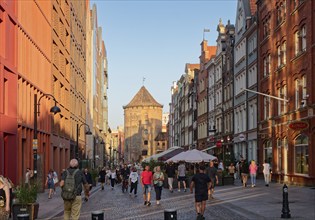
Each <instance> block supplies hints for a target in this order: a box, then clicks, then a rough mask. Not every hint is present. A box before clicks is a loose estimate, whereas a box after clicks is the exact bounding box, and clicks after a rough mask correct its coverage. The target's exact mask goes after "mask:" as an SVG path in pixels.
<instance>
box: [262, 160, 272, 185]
mask: <svg viewBox="0 0 315 220" xmlns="http://www.w3.org/2000/svg"><path fill="white" fill-rule="evenodd" d="M263 167H264V169H263V173H264V178H265V184H266V186H269V179H270V164H269V163H267V160H265V163H263Z"/></svg>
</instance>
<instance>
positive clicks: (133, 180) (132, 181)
mask: <svg viewBox="0 0 315 220" xmlns="http://www.w3.org/2000/svg"><path fill="white" fill-rule="evenodd" d="M138 177H139V175H138V173H137V169H136V168H135V167H134V168H133V169H132V171H131V173H130V175H129V185H130V186H131V187H130V193H129V195H130V196H131V193H132V191H133V190H134V194H135V197H137V187H138Z"/></svg>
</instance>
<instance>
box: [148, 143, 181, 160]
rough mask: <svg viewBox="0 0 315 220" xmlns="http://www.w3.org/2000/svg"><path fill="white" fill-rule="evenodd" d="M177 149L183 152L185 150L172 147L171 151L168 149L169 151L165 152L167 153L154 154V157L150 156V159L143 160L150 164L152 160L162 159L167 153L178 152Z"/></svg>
mask: <svg viewBox="0 0 315 220" xmlns="http://www.w3.org/2000/svg"><path fill="white" fill-rule="evenodd" d="M176 149H182V150H184V149H183V148H181V147H177V146H173V147H171V148H169V149H167V150H165V151H163V152H161V153H158V154H154V155H152V156H150V157H147V158H145V159H143V162H150V160H158V158H159V157H162V156H164V155H165V154H167V153H169V152H172V151H174V150H176Z"/></svg>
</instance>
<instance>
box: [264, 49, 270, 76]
mask: <svg viewBox="0 0 315 220" xmlns="http://www.w3.org/2000/svg"><path fill="white" fill-rule="evenodd" d="M270 60H271V58H270V54H268V55H267V56H266V57H264V60H263V62H264V77H266V76H269V74H270V71H271V65H270Z"/></svg>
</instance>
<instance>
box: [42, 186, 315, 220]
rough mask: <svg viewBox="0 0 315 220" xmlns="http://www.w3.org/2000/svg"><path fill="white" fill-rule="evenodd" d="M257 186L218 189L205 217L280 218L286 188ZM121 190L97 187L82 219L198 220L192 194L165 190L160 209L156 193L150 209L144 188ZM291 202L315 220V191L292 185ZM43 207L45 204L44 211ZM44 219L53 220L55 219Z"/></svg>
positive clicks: (298, 213) (299, 215) (294, 210)
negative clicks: (173, 217)
mask: <svg viewBox="0 0 315 220" xmlns="http://www.w3.org/2000/svg"><path fill="white" fill-rule="evenodd" d="M257 185H258V186H257V187H255V188H251V187H247V188H242V187H241V186H240V183H238V182H236V184H235V185H233V186H220V187H216V191H215V199H212V200H209V201H208V202H207V208H206V213H205V218H206V219H280V216H281V209H282V185H281V184H277V183H273V184H271V185H270V187H265V186H264V185H263V182H262V181H258V184H257ZM120 187H121V186H120V185H117V186H115V189H114V190H111V189H110V187H109V186H106V187H105V190H103V191H101V190H100V189H99V187H96V188H94V189H93V191H92V195H91V197H90V200H89V201H88V202H83V205H82V209H81V216H80V219H91V212H92V211H102V212H104V219H105V220H116V219H119V220H120V219H125V220H127V219H128V220H131V219H137V220H138V219H139V220H141V219H145V220H149V219H152V220H155V219H156V220H161V219H164V210H165V209H176V210H177V217H178V218H177V219H178V220H182V219H183V220H186V219H187V220H192V219H196V213H195V207H194V195H193V194H190V193H189V192H188V191H187V192H183V191H181V192H177V191H174V193H170V192H169V190H167V189H163V192H162V200H161V205H159V206H158V205H156V203H155V192H154V191H152V199H151V202H152V205H151V206H150V207H147V206H144V205H143V199H142V190H141V187H140V189H139V192H138V197H136V198H135V197H134V196H132V197H130V196H129V194H128V193H124V194H123V193H122V191H121V188H120ZM53 199H60V198H53ZM289 200H290V210H291V215H292V218H293V219H312V220H313V219H315V205H314V204H315V190H314V189H312V188H307V187H296V186H289ZM49 202H50V201H49ZM56 202H57V200H56V201H55V203H56ZM43 205H45V204H43ZM41 206H42V204H40V209H41ZM42 208H44V207H42ZM62 208H63V207H62V200H61V203H60V205H59V207H58V208H56V209H54V210H51V212H54V215H53V216H55V217H54V218H53V219H62V215H63V213H62ZM57 210H58V211H57ZM40 219H51V217H49V218H48V217H44V218H40Z"/></svg>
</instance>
